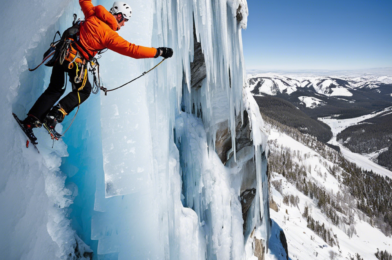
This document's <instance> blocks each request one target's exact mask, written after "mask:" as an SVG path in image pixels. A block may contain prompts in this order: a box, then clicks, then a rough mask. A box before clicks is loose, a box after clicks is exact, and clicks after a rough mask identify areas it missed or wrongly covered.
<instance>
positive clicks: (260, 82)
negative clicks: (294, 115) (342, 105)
mask: <svg viewBox="0 0 392 260" xmlns="http://www.w3.org/2000/svg"><path fill="white" fill-rule="evenodd" d="M391 84H392V76H363V77H316V76H314V77H302V76H293V77H290V76H282V75H276V74H259V75H252V76H250V78H249V85H250V88H251V91H252V92H253V93H257V92H258V94H267V95H277V94H279V93H280V94H288V95H290V94H292V93H294V92H296V91H298V90H299V89H313V90H314V91H315V92H316V93H318V94H320V95H324V96H327V97H335V96H341V97H351V96H353V94H352V92H353V91H355V90H357V89H369V90H371V89H379V88H382V87H383V86H385V85H391ZM380 91H381V90H380ZM379 93H380V92H379Z"/></svg>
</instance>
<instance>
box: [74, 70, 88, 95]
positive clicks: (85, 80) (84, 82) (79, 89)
mask: <svg viewBox="0 0 392 260" xmlns="http://www.w3.org/2000/svg"><path fill="white" fill-rule="evenodd" d="M76 73H77V71H76ZM81 73H82V72H81ZM76 75H77V74H76ZM86 82H87V66H86V69H85V70H84V78H83V83H82V86H81V87H80V88H78V92H79V91H81V90H82V89H83V88H84V87H85V86H86ZM79 103H80V101H79Z"/></svg>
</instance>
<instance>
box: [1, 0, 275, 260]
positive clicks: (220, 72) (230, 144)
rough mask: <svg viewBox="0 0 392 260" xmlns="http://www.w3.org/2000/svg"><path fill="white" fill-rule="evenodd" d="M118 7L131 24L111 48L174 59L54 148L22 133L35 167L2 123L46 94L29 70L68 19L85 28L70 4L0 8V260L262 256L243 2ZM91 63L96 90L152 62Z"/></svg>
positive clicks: (263, 220)
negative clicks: (120, 45) (133, 47)
mask: <svg viewBox="0 0 392 260" xmlns="http://www.w3.org/2000/svg"><path fill="white" fill-rule="evenodd" d="M93 4H94V5H103V6H105V8H107V9H109V8H110V6H111V5H112V2H111V1H108V0H96V1H93ZM129 4H130V5H131V6H132V9H133V15H132V18H131V20H130V21H129V22H128V24H126V26H125V27H123V29H121V31H120V32H119V34H120V35H121V36H123V37H124V38H125V39H127V40H129V41H130V42H132V43H135V44H138V45H144V46H152V47H161V46H168V47H171V48H173V50H174V56H173V57H172V58H170V59H168V60H166V61H165V62H163V64H162V65H161V66H159V67H158V68H157V69H155V70H154V71H152V72H151V73H149V74H147V75H146V76H144V77H142V78H141V79H139V80H137V81H135V82H134V83H132V84H131V85H129V86H127V87H125V88H122V89H119V90H117V91H114V92H109V93H108V95H107V96H105V95H104V94H102V93H100V94H99V95H93V94H92V95H91V96H90V98H89V99H88V100H87V101H86V102H85V103H84V104H83V105H82V106H81V108H80V110H79V112H78V115H77V117H76V119H75V121H74V123H73V124H72V126H71V128H70V130H69V131H68V132H67V133H66V135H65V136H64V138H63V140H61V141H59V142H56V143H55V144H54V147H53V148H52V145H53V144H52V142H51V140H50V138H49V136H48V135H47V134H46V133H45V132H44V130H43V129H36V130H34V131H35V133H36V135H37V137H38V138H39V144H38V147H39V149H40V151H41V154H37V153H36V152H35V151H34V150H33V149H26V148H25V147H24V140H25V137H24V136H23V134H22V133H21V132H20V131H19V129H18V128H17V126H16V124H15V123H14V121H13V119H12V116H11V112H15V113H16V114H17V115H18V116H19V117H21V118H23V117H24V116H25V114H26V113H27V111H28V110H29V109H30V107H31V105H32V104H33V103H34V102H35V100H36V99H37V97H38V96H39V95H40V94H41V93H42V92H43V90H44V89H45V88H46V87H47V85H48V82H49V78H50V69H49V68H44V67H41V68H39V69H38V70H37V71H36V72H34V73H31V72H28V70H27V68H28V67H33V66H34V65H35V64H38V63H39V62H40V61H41V59H42V54H43V53H44V51H45V50H46V49H47V48H48V45H49V43H50V42H51V41H52V38H53V35H54V34H55V32H56V31H57V30H60V32H62V31H64V30H65V29H66V28H68V27H69V26H70V25H71V21H72V19H73V17H72V14H73V13H76V14H77V15H78V16H79V17H83V14H82V12H81V10H80V6H79V3H78V1H69V0H68V1H49V0H37V1H26V0H24V1H7V2H3V3H1V4H0V7H1V8H0V13H1V16H2V17H3V20H4V21H12V23H11V22H10V24H9V25H8V24H6V22H4V21H3V22H2V25H3V26H2V28H1V32H2V37H3V39H4V40H2V48H1V54H2V55H1V57H3V60H4V61H6V62H3V63H2V64H1V65H0V66H1V70H0V73H1V75H2V79H3V86H2V88H1V89H2V90H3V95H1V96H0V99H1V102H0V106H1V119H2V122H3V123H2V124H1V126H0V129H1V130H2V131H1V132H2V133H3V135H5V136H3V137H2V139H1V155H2V156H1V158H0V162H1V166H2V174H1V175H0V207H1V208H2V210H1V213H0V219H2V223H0V233H1V234H2V236H1V240H0V241H1V243H0V249H1V250H2V252H3V254H4V256H5V259H56V258H57V259H90V258H91V256H92V257H93V258H92V259H99V260H109V259H110V260H115V259H127V260H128V259H159V260H161V259H250V258H252V252H249V250H247V249H246V245H247V243H248V242H247V240H248V238H249V237H250V236H251V235H253V234H255V237H257V238H258V239H261V240H263V241H264V246H266V245H268V239H269V235H270V231H269V225H270V224H269V208H268V203H269V201H268V200H269V199H268V177H267V161H266V156H267V154H268V148H267V143H266V140H267V138H266V136H265V134H264V132H263V121H262V118H261V116H260V113H259V110H258V107H257V104H256V103H255V101H254V100H253V97H252V96H251V95H250V93H249V92H248V91H247V90H246V88H245V85H246V77H245V70H244V67H245V65H244V58H243V54H242V36H241V30H242V29H245V28H246V23H247V16H248V8H247V4H246V1H245V0H130V1H129ZM13 10H18V12H17V14H18V15H19V16H21V17H23V20H21V21H19V20H16V21H15V19H14V18H13V15H14V14H15V12H14V11H13ZM26 21H29V22H28V23H26ZM9 26H11V28H6V27H9ZM99 61H100V64H101V71H100V72H101V76H102V80H103V84H104V85H105V87H107V88H113V87H117V86H119V85H121V84H123V83H125V82H127V81H129V80H130V79H132V78H135V77H137V76H139V75H140V74H142V73H143V72H144V71H146V70H148V69H150V68H151V67H153V66H154V65H155V64H157V63H158V62H159V61H160V60H159V59H148V60H136V59H131V58H127V57H125V56H121V55H119V54H117V53H114V52H112V51H108V52H106V53H104V54H103V55H102V58H100V60H99ZM91 79H92V77H90V80H91ZM68 88H70V87H68ZM74 113H75V111H74V112H73V113H72V114H70V115H69V116H68V117H67V119H66V120H65V121H64V122H63V124H62V125H59V126H58V127H59V130H61V128H62V127H67V126H68V125H69V124H70V123H71V121H72V117H73V115H74ZM245 122H247V123H245ZM243 194H250V195H251V196H250V197H249V198H251V199H243V197H244V196H245V195H244V196H243ZM247 198H248V197H247ZM253 198H254V199H253ZM244 205H246V206H244ZM244 208H246V211H245V212H244ZM244 223H245V224H244Z"/></svg>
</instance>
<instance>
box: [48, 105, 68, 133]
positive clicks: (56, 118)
mask: <svg viewBox="0 0 392 260" xmlns="http://www.w3.org/2000/svg"><path fill="white" fill-rule="evenodd" d="M66 115H67V113H66V112H65V111H64V109H62V108H61V107H60V106H59V105H57V106H55V107H53V108H52V109H51V110H50V111H49V113H48V114H47V115H46V117H45V121H44V123H45V124H46V125H47V126H48V127H49V128H50V129H54V128H55V127H56V125H57V123H61V122H63V120H64V117H65V116H66Z"/></svg>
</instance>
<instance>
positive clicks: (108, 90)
mask: <svg viewBox="0 0 392 260" xmlns="http://www.w3.org/2000/svg"><path fill="white" fill-rule="evenodd" d="M165 60H166V58H164V59H163V60H161V62H159V63H158V64H157V65H155V66H154V67H152V68H151V69H150V70H148V71H145V72H143V73H142V74H141V75H140V76H139V77H136V78H134V79H133V80H131V81H128V82H127V83H125V84H123V85H121V86H119V87H117V88H113V89H107V88H104V87H103V86H101V87H100V89H101V90H102V91H103V92H105V96H107V94H108V92H110V91H114V90H117V89H119V88H122V87H124V86H126V85H128V84H130V83H132V82H134V81H135V80H137V79H139V78H141V77H143V76H144V75H146V74H147V73H149V72H151V71H152V70H154V69H155V68H156V67H158V66H159V65H161V64H162V62H164V61H165Z"/></svg>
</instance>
